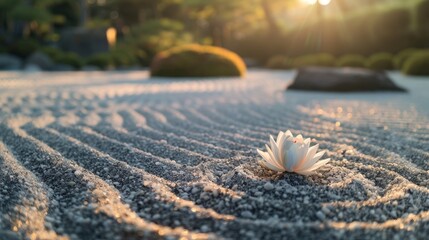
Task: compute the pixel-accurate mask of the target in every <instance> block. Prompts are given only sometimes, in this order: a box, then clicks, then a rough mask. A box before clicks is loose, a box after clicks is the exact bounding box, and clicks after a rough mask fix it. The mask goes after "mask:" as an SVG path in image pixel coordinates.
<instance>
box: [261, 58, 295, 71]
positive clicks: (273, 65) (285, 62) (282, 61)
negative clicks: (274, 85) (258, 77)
mask: <svg viewBox="0 0 429 240" xmlns="http://www.w3.org/2000/svg"><path fill="white" fill-rule="evenodd" d="M265 66H266V67H267V68H270V69H291V68H293V65H292V60H291V59H289V58H288V57H285V56H281V55H279V56H274V57H272V58H270V59H269V60H268V62H267V64H266V65H265Z"/></svg>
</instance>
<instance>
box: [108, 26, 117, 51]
mask: <svg viewBox="0 0 429 240" xmlns="http://www.w3.org/2000/svg"><path fill="white" fill-rule="evenodd" d="M106 37H107V42H108V43H109V47H113V46H115V44H116V29H115V28H113V27H110V28H108V29H107V31H106Z"/></svg>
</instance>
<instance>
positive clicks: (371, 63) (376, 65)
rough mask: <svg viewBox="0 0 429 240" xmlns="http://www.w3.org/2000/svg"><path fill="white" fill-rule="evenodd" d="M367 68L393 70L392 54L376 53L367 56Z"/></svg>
mask: <svg viewBox="0 0 429 240" xmlns="http://www.w3.org/2000/svg"><path fill="white" fill-rule="evenodd" d="M366 67H367V68H370V69H373V70H393V69H394V64H393V55H392V54H390V53H377V54H374V55H372V56H371V57H369V59H368V61H367V64H366Z"/></svg>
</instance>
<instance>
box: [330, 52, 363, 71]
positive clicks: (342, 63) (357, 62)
mask: <svg viewBox="0 0 429 240" xmlns="http://www.w3.org/2000/svg"><path fill="white" fill-rule="evenodd" d="M365 61H366V59H365V57H364V56H362V55H358V54H350V55H344V56H342V57H340V58H339V59H338V61H337V66H339V67H358V68H363V67H365Z"/></svg>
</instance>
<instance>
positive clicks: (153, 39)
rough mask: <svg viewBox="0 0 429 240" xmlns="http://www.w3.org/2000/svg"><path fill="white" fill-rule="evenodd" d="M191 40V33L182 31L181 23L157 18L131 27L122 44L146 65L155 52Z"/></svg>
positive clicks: (190, 41) (187, 42) (191, 41)
mask: <svg viewBox="0 0 429 240" xmlns="http://www.w3.org/2000/svg"><path fill="white" fill-rule="evenodd" d="M193 41H194V40H193V37H192V34H190V33H187V32H186V31H184V25H183V23H181V22H178V21H174V20H169V19H157V20H152V21H147V22H145V23H144V24H141V25H138V26H135V27H133V28H132V29H131V33H130V34H129V35H128V36H127V37H126V39H124V42H123V44H124V45H126V46H127V47H128V48H129V49H131V51H132V52H133V53H134V56H135V58H137V59H138V61H139V62H140V64H141V65H148V64H149V63H150V60H151V59H152V58H153V57H154V56H155V55H156V54H157V53H159V52H161V51H163V50H167V49H170V48H172V47H175V46H179V45H184V44H189V43H193Z"/></svg>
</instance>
